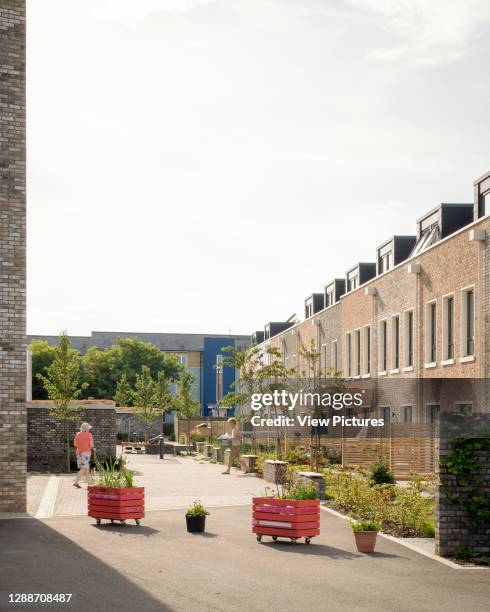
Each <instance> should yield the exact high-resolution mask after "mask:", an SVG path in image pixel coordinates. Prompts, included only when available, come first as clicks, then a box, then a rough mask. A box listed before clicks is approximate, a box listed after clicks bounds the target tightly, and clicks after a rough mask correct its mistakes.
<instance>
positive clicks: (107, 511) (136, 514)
mask: <svg viewBox="0 0 490 612" xmlns="http://www.w3.org/2000/svg"><path fill="white" fill-rule="evenodd" d="M88 515H89V516H92V517H93V518H94V519H95V520H96V521H97V525H100V523H101V520H102V519H108V520H110V521H111V523H113V522H114V521H121V523H125V522H126V521H127V520H128V519H134V520H135V521H136V524H137V525H139V524H140V520H141V519H142V518H144V516H145V488H144V487H129V488H125V489H116V488H112V487H96V486H93V485H92V486H89V487H88Z"/></svg>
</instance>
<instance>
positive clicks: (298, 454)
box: [284, 448, 307, 465]
mask: <svg viewBox="0 0 490 612" xmlns="http://www.w3.org/2000/svg"><path fill="white" fill-rule="evenodd" d="M284 461H287V462H288V463H290V464H291V465H297V464H302V465H304V464H305V463H307V461H306V457H305V453H304V452H302V451H300V450H299V448H293V449H292V450H289V451H288V452H287V453H286V455H285V456H284Z"/></svg>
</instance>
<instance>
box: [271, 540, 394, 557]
mask: <svg viewBox="0 0 490 612" xmlns="http://www.w3.org/2000/svg"><path fill="white" fill-rule="evenodd" d="M260 546H267V548H270V549H271V550H277V551H279V552H281V553H284V552H291V553H296V554H300V555H314V556H319V557H329V558H330V559H357V558H358V557H362V556H363V555H360V554H357V553H351V552H349V551H348V550H343V549H342V548H335V547H334V546H326V545H325V544H315V543H311V544H303V543H298V544H293V543H292V542H289V541H287V540H278V541H277V542H262V543H261V544H260ZM388 556H394V557H396V556H397V555H388Z"/></svg>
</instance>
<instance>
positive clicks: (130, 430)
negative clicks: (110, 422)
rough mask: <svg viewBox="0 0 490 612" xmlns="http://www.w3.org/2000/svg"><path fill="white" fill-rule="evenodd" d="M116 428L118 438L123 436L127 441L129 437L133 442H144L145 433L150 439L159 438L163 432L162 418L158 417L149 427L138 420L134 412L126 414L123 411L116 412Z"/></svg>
mask: <svg viewBox="0 0 490 612" xmlns="http://www.w3.org/2000/svg"><path fill="white" fill-rule="evenodd" d="M116 428H117V434H118V436H119V435H121V434H122V436H124V437H125V438H126V439H128V436H129V438H130V440H131V441H135V442H142V441H143V440H144V439H145V431H147V432H148V438H153V437H154V436H158V435H159V434H160V433H161V431H162V417H161V416H157V417H156V419H155V420H154V421H153V423H151V424H150V425H149V426H148V425H147V424H146V422H143V421H142V420H141V419H138V418H137V417H136V416H135V415H134V414H133V412H132V411H127V412H124V411H123V410H121V409H117V411H116Z"/></svg>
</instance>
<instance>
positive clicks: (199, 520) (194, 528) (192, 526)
mask: <svg viewBox="0 0 490 612" xmlns="http://www.w3.org/2000/svg"><path fill="white" fill-rule="evenodd" d="M185 520H186V523H187V531H188V532H189V533H204V529H205V527H206V516H186V517H185Z"/></svg>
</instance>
